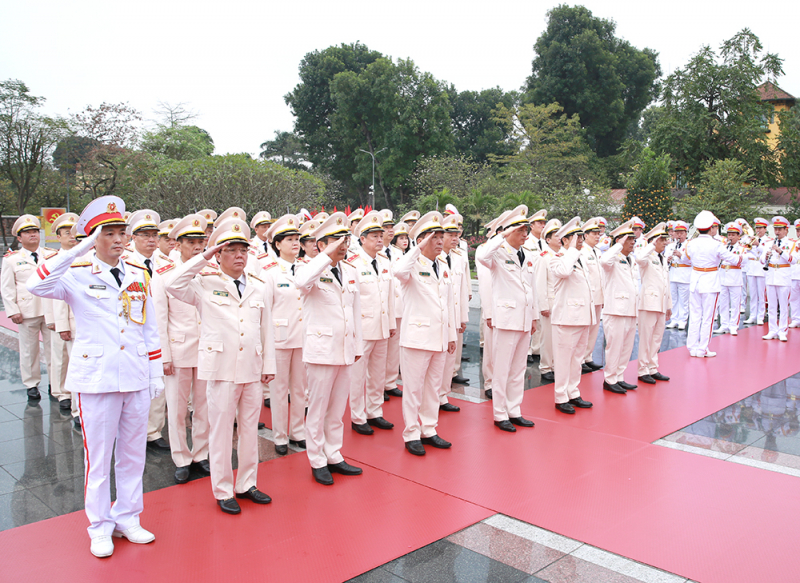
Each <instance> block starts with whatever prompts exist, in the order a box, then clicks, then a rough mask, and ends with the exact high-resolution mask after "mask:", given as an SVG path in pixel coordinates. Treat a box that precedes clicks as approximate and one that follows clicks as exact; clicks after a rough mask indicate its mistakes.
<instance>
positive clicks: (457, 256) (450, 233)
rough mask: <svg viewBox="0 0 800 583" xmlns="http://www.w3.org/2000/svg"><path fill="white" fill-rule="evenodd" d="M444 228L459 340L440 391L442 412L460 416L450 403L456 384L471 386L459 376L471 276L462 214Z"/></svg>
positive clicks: (447, 219)
mask: <svg viewBox="0 0 800 583" xmlns="http://www.w3.org/2000/svg"><path fill="white" fill-rule="evenodd" d="M450 206H452V205H450ZM442 227H444V239H443V246H442V254H441V255H440V256H439V257H440V258H441V259H443V260H444V261H445V262H446V263H447V267H448V268H449V269H450V278H451V279H452V285H453V301H454V302H455V306H454V308H453V313H454V314H455V317H456V326H457V330H456V332H457V335H458V338H457V339H456V351H455V352H454V353H453V354H450V353H449V352H448V353H447V356H445V365H444V375H443V377H442V386H441V389H440V390H439V410H440V411H448V412H451V413H457V412H458V411H460V410H461V408H460V407H458V406H456V405H453V404H452V403H450V402H448V400H447V395H448V394H449V393H450V389H451V388H452V385H453V383H460V384H468V383H469V380H468V379H466V378H463V377H460V376H458V370H459V368H461V348H462V344H463V342H464V332H465V331H466V329H467V323H468V322H469V276H468V275H467V270H469V265H468V263H467V258H466V256H465V255H462V253H461V249H460V248H459V244H458V242H459V233H460V232H461V215H459V214H458V213H455V214H453V213H451V214H449V215H447V216H445V217H444V220H443V222H442Z"/></svg>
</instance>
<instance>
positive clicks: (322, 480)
mask: <svg viewBox="0 0 800 583" xmlns="http://www.w3.org/2000/svg"><path fill="white" fill-rule="evenodd" d="M311 474H312V475H313V476H314V480H316V482H317V483H318V484H322V485H323V486H333V476H331V473H330V471H329V470H328V466H325V467H323V468H311Z"/></svg>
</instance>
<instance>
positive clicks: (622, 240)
mask: <svg viewBox="0 0 800 583" xmlns="http://www.w3.org/2000/svg"><path fill="white" fill-rule="evenodd" d="M629 236H630V235H625V236H624V237H622V239H620V240H619V241H617V243H619V244H620V245H624V244H625V242H626V241H627V240H628V237H629Z"/></svg>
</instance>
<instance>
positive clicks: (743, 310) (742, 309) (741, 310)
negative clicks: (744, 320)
mask: <svg viewBox="0 0 800 583" xmlns="http://www.w3.org/2000/svg"><path fill="white" fill-rule="evenodd" d="M746 311H747V310H746V309H745V308H739V313H740V314H744V313H745V312H746Z"/></svg>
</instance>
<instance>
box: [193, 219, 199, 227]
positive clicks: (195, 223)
mask: <svg viewBox="0 0 800 583" xmlns="http://www.w3.org/2000/svg"><path fill="white" fill-rule="evenodd" d="M194 226H195V227H199V226H200V221H198V220H197V219H195V220H194Z"/></svg>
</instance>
